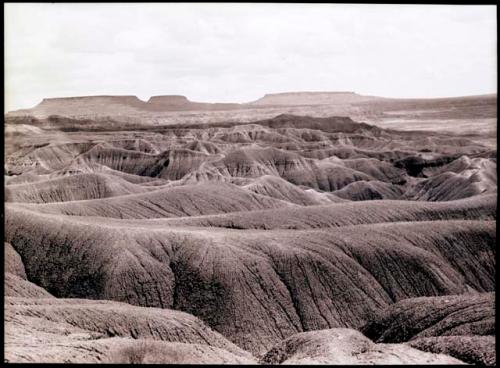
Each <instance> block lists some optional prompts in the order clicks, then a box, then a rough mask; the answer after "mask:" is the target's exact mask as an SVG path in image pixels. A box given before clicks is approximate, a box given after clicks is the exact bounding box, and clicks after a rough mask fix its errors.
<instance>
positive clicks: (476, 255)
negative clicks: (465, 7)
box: [4, 92, 497, 365]
mask: <svg viewBox="0 0 500 368" xmlns="http://www.w3.org/2000/svg"><path fill="white" fill-rule="evenodd" d="M4 118H5V124H4V138H5V147H4V154H5V162H4V184H5V185H4V194H5V237H4V254H5V275H4V285H5V298H4V308H5V320H4V327H5V345H4V351H5V353H4V354H5V357H4V359H5V361H6V362H45V363H49V362H51V363H68V362H69V363H188V364H193V363H197V364H203V363H211V364H223V363H230V364H481V365H494V364H496V349H495V273H496V271H495V268H496V263H495V255H496V247H495V244H496V211H497V160H496V157H497V142H496V119H497V96H496V95H481V96H467V97H450V98H440V99H394V98H384V97H376V96H363V95H360V94H357V93H354V92H293V93H278V94H267V95H265V96H264V97H263V98H261V99H258V100H256V101H253V102H248V103H243V104H237V103H204V102H192V101H190V100H189V99H188V98H186V97H184V96H171V95H166V96H154V97H151V98H150V99H149V100H148V101H142V100H140V99H138V98H137V97H135V96H89V97H72V98H55V99H45V100H43V101H42V102H40V104H38V105H37V106H35V107H33V108H26V109H23V110H17V111H12V112H9V113H7V114H5V117H4Z"/></svg>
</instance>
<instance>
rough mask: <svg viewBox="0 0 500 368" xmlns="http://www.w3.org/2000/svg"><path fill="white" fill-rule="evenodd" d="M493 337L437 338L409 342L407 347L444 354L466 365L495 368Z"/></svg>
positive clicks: (423, 338) (424, 338)
mask: <svg viewBox="0 0 500 368" xmlns="http://www.w3.org/2000/svg"><path fill="white" fill-rule="evenodd" d="M495 340H496V339H495V336H477V335H472V336H439V337H422V338H418V339H416V340H411V341H410V342H409V343H408V345H410V346H411V347H414V348H416V349H419V350H422V351H427V352H431V353H437V354H446V355H449V356H452V357H455V358H457V359H460V360H462V361H464V362H466V363H468V364H474V365H491V366H496V362H497V359H496V343H495Z"/></svg>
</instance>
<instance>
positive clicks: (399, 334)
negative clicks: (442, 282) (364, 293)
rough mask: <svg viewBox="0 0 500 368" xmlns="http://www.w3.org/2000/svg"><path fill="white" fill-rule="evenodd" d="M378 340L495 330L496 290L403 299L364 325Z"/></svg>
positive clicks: (393, 340)
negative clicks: (492, 291)
mask: <svg viewBox="0 0 500 368" xmlns="http://www.w3.org/2000/svg"><path fill="white" fill-rule="evenodd" d="M362 331H363V333H364V334H365V335H366V336H367V337H369V338H371V339H372V340H374V341H377V342H388V343H394V342H404V341H409V340H415V339H418V338H422V337H433V336H457V335H458V336H468V335H480V336H482V335H494V334H495V293H480V294H474V293H468V294H464V295H450V296H441V297H423V298H414V299H406V300H402V301H400V302H398V303H396V304H393V305H391V306H390V307H389V308H387V309H386V310H385V311H383V312H382V313H381V314H380V316H379V317H378V318H375V319H374V320H373V321H371V322H369V323H368V324H367V325H366V326H364V327H363V328H362Z"/></svg>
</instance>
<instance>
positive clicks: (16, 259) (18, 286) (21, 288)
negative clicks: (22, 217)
mask: <svg viewBox="0 0 500 368" xmlns="http://www.w3.org/2000/svg"><path fill="white" fill-rule="evenodd" d="M4 256H5V258H4V265H5V273H4V295H5V296H16V297H17V296H18V297H29V298H52V295H50V294H49V293H48V292H47V291H46V290H44V289H42V288H41V287H39V286H37V285H35V284H33V283H31V282H29V281H28V279H27V277H26V270H25V269H24V264H23V261H22V259H21V257H20V256H19V254H18V253H17V252H16V250H15V249H14V248H13V247H12V245H10V244H9V243H4Z"/></svg>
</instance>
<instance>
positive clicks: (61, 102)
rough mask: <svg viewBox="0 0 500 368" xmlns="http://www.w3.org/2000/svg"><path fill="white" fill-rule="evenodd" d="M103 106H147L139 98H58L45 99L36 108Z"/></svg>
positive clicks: (129, 96) (125, 96)
mask: <svg viewBox="0 0 500 368" xmlns="http://www.w3.org/2000/svg"><path fill="white" fill-rule="evenodd" d="M103 104H123V105H130V106H142V105H144V104H145V102H144V101H141V100H140V99H139V98H137V96H133V95H124V96H109V95H102V96H78V97H56V98H44V99H43V100H42V102H40V103H39V104H38V105H37V106H36V107H49V106H51V107H52V106H69V105H78V106H80V105H103Z"/></svg>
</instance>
